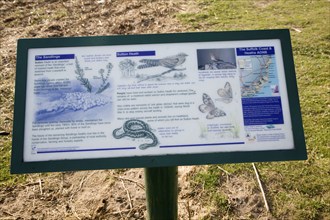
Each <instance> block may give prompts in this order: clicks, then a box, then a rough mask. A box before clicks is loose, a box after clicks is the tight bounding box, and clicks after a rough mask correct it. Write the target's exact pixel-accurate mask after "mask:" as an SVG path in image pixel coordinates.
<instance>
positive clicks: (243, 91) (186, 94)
mask: <svg viewBox="0 0 330 220" xmlns="http://www.w3.org/2000/svg"><path fill="white" fill-rule="evenodd" d="M251 33H259V35H260V36H261V37H259V38H260V39H258V38H257V37H254V36H258V35H251ZM244 34H246V35H247V37H246V38H244ZM250 35H251V36H250ZM263 35H266V37H262V36H263ZM272 35H273V36H272ZM188 36H189V40H187V41H185V40H183V39H186V38H185V37H188ZM203 36H205V38H207V39H209V40H203V39H202V40H201V38H203ZM230 36H232V37H233V40H231V39H230ZM237 36H240V38H241V39H237V38H238V37H237ZM252 36H253V37H252ZM148 38H149V40H150V41H149V42H148V43H145V42H143V41H146V39H148ZM142 39H144V40H142ZM175 39H177V41H176V40H175ZM38 40H40V42H39V43H40V44H38V43H37V42H38ZM93 40H95V41H96V42H99V43H95V42H94V43H91V42H93ZM283 41H289V42H286V44H288V45H289V46H290V38H289V33H288V31H287V30H273V31H243V32H220V33H196V34H172V35H171V34H168V35H138V36H117V37H94V38H93V37H90V38H63V39H23V40H20V41H19V46H18V65H24V66H18V67H17V81H20V82H21V81H22V85H23V87H24V88H23V89H22V88H17V86H18V85H19V83H17V86H16V97H17V95H23V96H24V100H23V99H21V100H19V101H24V103H17V100H16V102H15V126H14V142H13V143H14V146H13V147H14V149H13V161H12V162H13V164H12V165H13V166H14V169H15V166H17V167H18V166H19V165H17V163H18V164H21V165H22V164H32V165H31V166H32V167H33V168H31V169H29V168H28V169H27V170H25V171H22V169H21V168H19V167H18V168H17V170H16V171H14V172H20V171H21V172H34V171H43V170H50V171H60V170H72V169H99V168H117V167H141V166H142V167H143V166H168V165H186V164H203V163H205V164H208V163H222V162H244V161H260V160H261V161H263V160H265V161H268V160H282V159H286V158H285V157H282V156H278V157H276V156H275V157H274V158H271V157H270V154H273V153H274V152H280V155H282V154H283V152H286V151H287V152H290V151H291V152H296V153H297V155H296V156H289V157H288V158H287V159H303V158H305V157H306V152H305V151H306V150H305V142H304V137H303V132H302V124H301V116H300V112H299V102H298V101H297V100H296V101H295V102H294V103H292V102H291V103H290V97H294V99H298V97H297V91H296V83H295V73H294V68H292V67H293V61H291V60H292V52H291V47H290V48H285V47H283V45H285V44H283ZM72 42H78V43H72ZM125 42H126V43H125ZM29 43H30V44H29ZM20 44H21V45H23V46H21V47H20ZM29 45H32V46H29ZM40 45H41V46H40ZM22 47H25V48H24V49H22ZM284 53H286V54H287V53H289V57H290V58H291V60H285V57H287V55H286V56H284ZM20 56H22V57H20ZM20 60H21V61H20ZM288 62H289V63H288ZM290 65H291V67H290ZM288 67H290V68H288ZM288 71H290V72H288ZM22 75H23V76H22ZM287 75H291V77H286V76H287ZM291 78H292V79H293V81H292V80H291ZM290 81H291V82H290ZM288 85H290V86H291V87H293V88H291V93H293V94H290V91H288V89H287V88H289V87H288ZM19 89H22V90H19ZM19 93H21V94H19ZM295 103H296V104H295ZM293 105H295V106H293ZM292 107H294V108H295V111H297V109H298V115H294V116H293V115H292V111H290V109H291V108H292ZM18 108H19V109H18ZM22 108H23V109H24V112H23V111H22ZM18 111H19V112H20V113H17V112H18ZM292 117H295V118H298V121H297V120H293V118H292ZM18 118H21V119H23V121H17V120H18ZM294 124H295V125H294ZM18 127H19V128H18ZM294 127H297V129H298V130H299V132H298V133H299V134H298V136H299V137H297V133H295V132H294V130H297V129H296V128H294ZM19 129H20V131H18V130H19ZM16 132H18V134H16ZM18 135H19V136H18ZM297 138H298V139H299V142H300V144H301V145H303V146H301V147H302V151H301V152H300V153H299V151H298V150H297V149H298V147H297V145H296V143H297V140H298V139H297ZM17 139H19V140H17ZM15 144H16V146H15ZM17 152H20V153H19V156H17V157H16V156H15V155H14V154H15V153H17ZM245 152H246V153H248V152H249V153H251V152H252V153H254V152H259V153H260V152H262V154H260V155H259V156H258V155H257V154H256V157H255V158H253V157H251V154H247V155H249V156H247V157H246V158H244V153H245ZM241 153H243V154H241ZM236 154H240V156H239V158H238V159H237V158H236V159H231V161H228V160H222V159H221V158H223V157H225V156H226V155H227V156H230V157H233V156H234V158H235V155H236ZM267 154H268V156H267ZM201 155H202V158H207V157H205V156H207V155H213V157H214V155H218V159H216V158H213V159H210V161H208V160H207V159H202V160H201V159H198V160H196V161H195V162H194V160H195V159H194V158H197V157H201ZM273 155H274V154H273ZM180 157H181V158H185V159H184V160H180V159H179V158H180ZM171 158H172V160H171ZM89 159H94V160H92V161H93V163H96V165H95V164H94V165H93V167H88V165H85V166H84V165H83V166H81V167H79V168H72V167H75V166H76V165H75V166H70V162H72V164H73V163H78V162H82V161H87V160H89ZM98 159H102V160H98ZM112 159H116V160H112ZM118 159H119V160H118ZM15 160H16V162H17V163H15ZM123 160H124V161H123ZM125 160H126V162H127V160H131V162H127V163H125ZM204 160H205V161H204ZM49 161H57V162H61V161H62V162H65V163H66V164H68V165H67V166H65V167H63V166H62V167H61V168H56V167H55V168H54V167H52V168H47V162H49ZM98 161H99V162H98ZM100 161H102V163H100ZM114 161H120V162H115V163H113V162H114ZM148 161H149V162H148ZM155 161H156V162H155ZM180 161H182V162H180ZM35 162H42V163H39V164H41V165H43V166H45V165H46V168H45V167H43V168H40V167H39V165H37V166H36V164H38V163H35ZM107 162H108V163H107ZM33 164H34V165H33ZM98 164H100V165H98ZM101 164H102V165H101ZM105 164H107V165H105ZM38 167H39V168H38Z"/></svg>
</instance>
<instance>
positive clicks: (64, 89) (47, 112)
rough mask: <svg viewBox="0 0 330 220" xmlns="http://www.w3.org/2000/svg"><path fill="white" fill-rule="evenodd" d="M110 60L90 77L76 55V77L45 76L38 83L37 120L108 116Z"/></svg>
mask: <svg viewBox="0 0 330 220" xmlns="http://www.w3.org/2000/svg"><path fill="white" fill-rule="evenodd" d="M112 68H113V65H112V64H111V63H108V64H107V65H106V66H105V69H100V70H99V71H98V73H97V75H96V76H93V78H92V79H89V78H87V77H86V76H85V72H84V70H83V68H81V66H80V64H79V61H78V59H77V58H75V72H74V74H75V75H76V80H73V81H71V80H69V79H65V80H63V79H61V80H55V79H49V78H43V79H40V80H37V81H36V83H35V94H36V96H37V97H36V100H37V103H36V111H35V112H36V113H35V121H37V122H41V121H47V122H54V121H61V120H80V119H93V118H105V117H109V115H110V114H109V113H110V112H111V111H110V110H109V108H111V103H112V99H111V92H110V90H109V88H111V84H110V82H109V80H110V79H109V78H110V73H111V70H112Z"/></svg>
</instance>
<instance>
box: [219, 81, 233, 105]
mask: <svg viewBox="0 0 330 220" xmlns="http://www.w3.org/2000/svg"><path fill="white" fill-rule="evenodd" d="M218 95H219V96H220V97H221V98H220V99H217V100H219V101H222V102H224V103H226V104H228V103H231V101H233V90H232V88H231V85H230V83H229V82H226V84H225V87H224V88H223V89H218Z"/></svg>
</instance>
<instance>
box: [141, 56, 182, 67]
mask: <svg viewBox="0 0 330 220" xmlns="http://www.w3.org/2000/svg"><path fill="white" fill-rule="evenodd" d="M186 56H188V55H187V54H185V53H179V54H177V55H174V56H168V57H165V58H162V59H142V60H140V62H141V63H144V64H141V65H139V66H138V67H137V68H138V69H145V68H149V67H157V66H162V67H166V68H169V69H175V67H177V66H180V65H181V64H183V63H184V62H185V61H186Z"/></svg>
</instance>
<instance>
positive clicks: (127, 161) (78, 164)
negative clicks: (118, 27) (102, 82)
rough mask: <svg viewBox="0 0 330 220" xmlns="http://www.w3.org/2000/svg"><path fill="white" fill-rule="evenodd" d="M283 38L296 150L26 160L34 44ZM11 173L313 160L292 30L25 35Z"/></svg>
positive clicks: (19, 66)
mask: <svg viewBox="0 0 330 220" xmlns="http://www.w3.org/2000/svg"><path fill="white" fill-rule="evenodd" d="M263 39H279V40H280V41H281V47H282V53H283V54H282V55H283V63H284V69H285V78H286V87H287V91H288V100H289V108H290V114H291V123H292V132H293V138H294V149H292V150H270V151H251V152H220V153H205V154H186V155H182V154H180V155H165V156H136V157H127V158H126V157H120V158H98V159H79V160H57V161H44V162H24V161H23V144H24V122H25V109H26V106H27V105H28V103H26V101H25V100H26V79H27V58H28V50H29V49H30V48H51V47H83V46H104V45H131V44H156V43H184V42H206V41H208V42H211V41H242V40H263ZM12 143H13V147H12V158H11V173H35V172H58V171H76V170H94V169H115V168H137V167H170V166H179V165H202V164H220V163H242V162H262V161H287V160H304V159H307V152H306V144H305V137H304V131H303V124H302V118H301V111H300V105H299V96H298V88H297V83H296V74H295V68H294V61H293V55H292V47H291V40H290V32H289V30H287V29H276V30H256V31H229V32H206V33H178V34H148V35H125V36H99V37H69V38H47V39H20V40H18V46H17V65H16V85H15V110H14V124H13V142H12Z"/></svg>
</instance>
